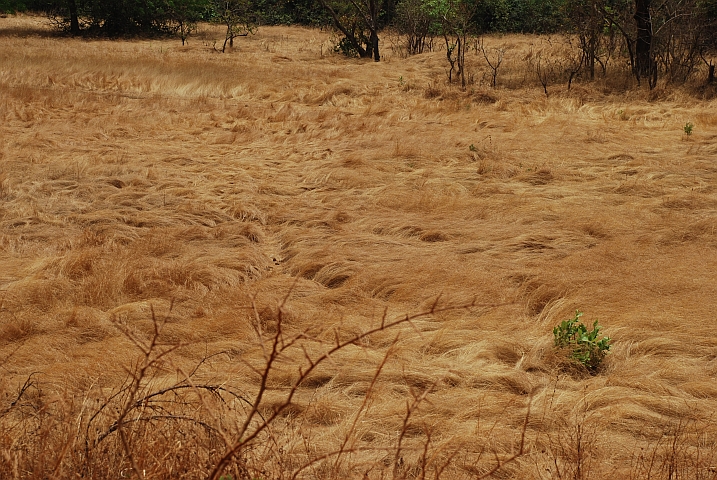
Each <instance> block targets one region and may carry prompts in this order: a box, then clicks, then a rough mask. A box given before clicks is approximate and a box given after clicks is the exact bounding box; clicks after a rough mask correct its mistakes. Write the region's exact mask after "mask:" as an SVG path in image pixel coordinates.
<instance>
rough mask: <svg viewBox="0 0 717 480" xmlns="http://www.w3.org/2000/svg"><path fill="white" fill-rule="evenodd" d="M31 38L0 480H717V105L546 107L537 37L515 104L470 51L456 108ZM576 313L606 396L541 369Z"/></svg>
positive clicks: (17, 34) (8, 72)
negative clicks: (590, 336) (224, 479)
mask: <svg viewBox="0 0 717 480" xmlns="http://www.w3.org/2000/svg"><path fill="white" fill-rule="evenodd" d="M44 28H45V27H44V26H43V21H42V20H41V19H36V18H31V17H9V18H6V19H0V45H1V46H2V48H0V225H1V226H0V228H1V230H0V292H1V294H0V301H1V302H2V305H1V309H0V358H2V378H1V380H0V389H1V391H2V397H1V399H0V401H1V402H2V403H0V413H2V416H1V419H0V451H1V453H2V454H1V455H0V476H1V477H2V478H70V477H75V476H76V475H79V474H81V475H84V476H85V477H92V478H120V477H122V478H124V477H130V476H132V475H137V474H141V475H142V476H143V478H203V477H207V476H208V475H210V474H211V473H212V469H213V468H214V466H216V465H217V463H218V462H220V461H221V458H222V455H225V454H226V453H227V451H228V450H230V449H231V448H235V450H236V451H237V452H238V454H237V455H236V456H235V457H230V458H231V460H230V461H229V462H228V465H227V469H226V470H224V472H225V473H226V474H231V475H232V477H233V478H235V479H236V478H293V477H292V476H294V475H295V478H326V479H329V478H331V479H333V478H439V477H440V478H446V479H453V478H477V477H480V476H481V475H484V474H486V473H487V472H489V471H491V469H494V468H495V467H496V465H497V463H496V462H503V461H505V460H506V459H509V458H510V457H511V456H513V455H514V454H515V453H521V455H520V456H519V457H518V458H516V459H514V460H513V461H511V462H508V463H506V464H505V465H503V466H502V467H501V468H500V469H499V470H498V471H497V472H496V474H495V475H496V476H497V477H500V478H521V479H539V478H542V479H546V478H571V479H572V478H606V477H608V476H610V477H612V478H691V479H705V478H715V477H716V476H717V457H716V456H715V455H716V454H717V444H716V443H715V442H716V441H717V437H716V436H715V435H716V434H717V424H715V421H716V420H717V419H715V418H714V414H715V412H716V411H717V383H715V375H717V336H716V335H715V333H714V330H713V329H714V323H713V322H714V321H715V312H717V273H716V272H717V236H716V233H717V232H716V230H717V109H716V108H715V107H717V103H716V102H715V101H714V100H711V101H710V100H704V99H700V97H699V96H697V95H692V94H689V93H688V92H685V91H680V90H675V91H670V90H667V89H664V88H662V89H658V90H657V92H653V93H648V92H646V91H644V90H639V89H635V88H631V89H624V88H622V87H621V86H620V85H621V82H622V83H625V82H626V81H627V80H625V79H624V78H623V79H620V78H616V79H614V80H611V82H612V83H609V82H607V81H601V82H598V83H596V84H594V85H585V84H577V85H574V87H573V89H572V91H571V92H566V88H565V85H564V84H561V85H553V86H549V87H548V88H549V90H550V91H551V95H550V96H549V97H547V98H546V96H545V95H544V94H543V92H542V87H540V85H539V83H538V82H537V78H534V77H535V76H534V75H532V74H531V72H526V69H525V68H524V59H525V57H526V55H528V51H529V49H530V48H531V45H533V47H535V46H536V45H539V44H542V43H541V42H543V40H541V39H539V38H535V37H512V36H508V37H502V38H489V39H487V40H486V42H488V43H491V44H493V45H498V44H501V45H504V46H505V47H506V48H507V52H506V64H505V67H503V69H502V70H501V71H500V73H499V79H498V83H499V88H498V89H496V90H491V89H489V88H488V87H487V86H485V85H482V84H485V83H486V82H487V80H486V79H487V73H488V71H487V69H486V68H485V66H484V62H482V61H480V59H479V58H478V57H477V56H475V54H474V53H472V54H471V57H470V58H469V62H472V63H470V64H469V68H470V69H471V71H472V73H473V75H474V76H475V78H476V80H477V83H476V84H475V85H473V86H472V87H470V88H469V91H468V92H461V91H460V90H458V89H454V88H449V87H448V86H447V85H446V84H445V66H446V64H445V54H444V52H440V51H439V52H434V53H428V54H424V55H419V56H414V57H410V58H403V57H402V56H401V55H399V54H398V52H397V51H393V52H392V51H391V48H390V47H389V45H390V42H388V41H386V42H384V45H385V47H384V54H385V61H383V62H381V63H372V62H363V61H359V60H352V59H346V58H343V57H340V56H336V55H327V51H328V50H329V49H330V39H329V34H327V33H326V32H321V31H318V30H305V29H300V28H284V27H272V28H268V27H267V28H261V29H260V30H259V31H258V33H257V35H255V36H253V37H249V38H245V39H244V38H243V39H240V41H239V44H238V48H237V49H236V50H234V51H232V52H229V53H227V54H223V55H222V54H218V53H215V52H214V51H213V50H212V48H211V45H212V40H211V39H212V38H220V32H219V31H213V30H212V29H211V28H209V27H204V32H203V36H202V37H199V38H194V39H190V44H189V46H188V47H181V46H180V43H179V41H178V40H123V41H103V40H79V39H69V38H58V37H54V36H52V35H49V34H47V32H44V31H43V29H44ZM535 48H537V47H535ZM501 85H502V86H501ZM687 122H692V123H693V124H694V133H693V134H692V135H691V136H690V137H687V136H686V135H685V134H684V132H683V126H684V125H685V124H686V123H687ZM439 295H440V299H439V300H438V303H437V308H436V309H435V311H431V309H432V305H434V302H436V298H437V297H439ZM471 303H473V304H474V305H475V306H473V307H471V308H458V307H461V306H465V305H467V304H471ZM452 307H456V308H452ZM576 309H581V310H582V311H584V312H585V316H584V317H583V318H584V319H586V320H587V322H590V323H592V321H593V320H596V319H597V320H599V321H600V323H601V325H603V326H604V333H605V334H607V335H609V336H611V337H612V338H613V343H614V346H613V351H612V353H611V354H610V355H609V356H608V358H607V359H606V361H605V363H604V368H603V369H602V370H601V371H600V372H599V374H597V375H595V376H590V375H587V374H584V373H582V372H580V371H579V370H577V369H571V368H569V367H568V366H567V364H566V362H565V360H564V359H561V357H560V356H558V355H556V354H555V353H554V352H553V349H552V340H553V339H552V328H553V327H554V326H555V325H556V324H557V323H559V322H560V321H561V320H564V319H567V318H569V317H571V316H572V314H573V312H574V311H575V310H576ZM405 314H412V315H413V314H417V316H416V317H415V318H412V319H411V321H410V322H405V323H402V324H399V325H397V326H396V327H393V328H389V329H385V330H384V331H380V332H377V333H376V334H373V335H370V336H367V337H364V338H361V339H360V341H355V342H351V343H350V344H349V345H347V346H346V347H344V348H342V349H340V350H339V351H338V352H336V353H335V354H332V355H331V356H330V358H328V359H327V360H326V361H324V362H323V363H321V364H320V365H318V366H317V367H316V368H315V369H314V370H313V371H312V372H311V373H310V374H309V375H308V376H307V378H306V379H305V380H304V381H303V383H301V385H300V386H299V387H298V388H294V389H292V385H293V382H295V381H296V379H297V378H298V375H299V366H300V365H303V369H304V370H302V371H305V370H306V367H307V361H306V356H308V357H310V358H317V357H318V356H319V355H321V354H322V353H324V352H325V351H326V350H327V349H329V348H331V347H332V345H334V344H335V342H341V341H344V340H351V338H352V336H356V335H359V336H360V335H361V334H362V333H365V332H367V331H369V330H370V329H372V328H375V327H376V326H378V325H379V324H380V322H381V320H382V318H384V317H385V318H386V319H387V320H388V321H390V320H393V319H399V318H401V315H405ZM153 318H154V319H155V321H154V322H153ZM155 326H158V327H161V332H160V334H159V336H156V335H155V334H154V333H155ZM257 332H260V333H261V336H262V337H263V338H264V342H265V343H264V344H263V348H264V349H262V343H261V342H260V341H259V340H258V336H257ZM297 335H298V337H297ZM155 337H156V338H155ZM276 338H279V340H280V341H279V343H278V345H279V347H281V346H282V345H283V344H282V343H281V342H282V341H283V342H288V341H289V340H288V339H291V338H294V339H296V344H295V345H294V346H292V347H290V348H288V349H287V350H286V351H285V352H284V353H283V354H282V355H280V356H279V358H278V359H277V360H276V363H275V364H274V365H273V368H272V369H271V372H270V373H269V374H268V375H264V380H265V381H266V387H267V389H266V393H265V395H264V397H263V398H262V401H261V403H260V405H258V406H257V408H258V411H257V412H256V413H257V415H258V414H261V415H262V416H254V417H253V420H252V422H250V425H249V426H248V432H249V433H250V432H251V431H253V430H252V429H256V428H257V427H259V426H261V425H262V422H263V420H262V418H264V419H270V418H271V416H272V414H273V412H277V409H278V415H276V418H275V419H273V420H271V421H270V422H269V425H268V426H267V428H265V429H264V430H262V431H261V432H259V433H258V434H257V436H256V439H255V441H254V442H253V443H252V442H247V443H246V447H243V446H241V444H239V443H238V438H237V435H240V434H241V431H240V426H241V423H242V421H244V419H245V418H246V415H247V414H248V413H247V412H250V411H251V406H252V405H250V404H252V403H253V402H254V399H255V395H256V394H257V391H258V388H259V387H260V384H261V382H260V378H261V375H260V372H261V368H262V364H263V363H262V362H263V359H264V358H265V355H269V354H270V351H271V347H272V345H273V343H272V342H273V340H275V339H276ZM152 339H156V340H157V342H155V344H153V346H152V347H151V351H148V353H147V354H146V355H145V354H144V353H142V351H141V348H140V347H142V348H148V345H149V344H148V343H147V342H150V341H152ZM166 350H171V352H170V353H167V354H166V355H164V356H163V357H162V358H161V359H157V357H158V356H159V355H160V354H161V353H162V352H164V351H166ZM147 359H149V361H148V360H147ZM154 360H156V361H154ZM200 363H201V365H200V366H199V367H198V368H197V365H199V364H200ZM143 367H147V368H146V369H145V370H141V369H142V368H143ZM257 372H259V373H257ZM140 375H141V376H142V378H138V376H140ZM188 378H189V380H188ZM178 385H180V386H183V387H182V388H183V389H180V388H178V387H177V386H178ZM192 385H193V386H194V387H195V388H192ZM123 386H124V388H123ZM167 387H172V388H173V390H171V391H170V392H169V393H167V394H165V395H157V396H156V397H145V396H146V395H148V394H150V393H151V392H157V391H158V390H161V389H162V388H167ZM184 387H187V388H184ZM212 389H214V390H212ZM291 392H293V394H294V397H293V399H292V401H291V404H290V405H288V406H285V407H286V408H280V407H282V406H284V399H285V398H286V395H287V394H289V393H291ZM232 395H234V396H232ZM133 402H134V403H133ZM529 405H530V411H529V412H528V406H529ZM407 412H408V413H407ZM526 420H527V423H526ZM200 422H201V423H200ZM118 424H119V425H118ZM118 426H119V428H118ZM521 438H522V439H523V440H524V448H523V451H522V452H520V442H521ZM337 452H341V453H337ZM214 473H216V475H218V474H219V473H218V472H214Z"/></svg>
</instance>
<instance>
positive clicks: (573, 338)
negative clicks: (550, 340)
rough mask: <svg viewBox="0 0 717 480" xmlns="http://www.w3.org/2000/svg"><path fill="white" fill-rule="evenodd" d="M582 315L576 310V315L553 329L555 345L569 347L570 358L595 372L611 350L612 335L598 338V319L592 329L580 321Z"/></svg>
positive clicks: (562, 347)
mask: <svg viewBox="0 0 717 480" xmlns="http://www.w3.org/2000/svg"><path fill="white" fill-rule="evenodd" d="M582 316H583V313H582V312H580V311H578V310H576V311H575V317H573V318H572V319H570V320H564V321H563V322H561V323H560V325H558V326H557V327H555V328H554V329H553V336H554V337H555V347H556V348H559V349H569V350H570V358H572V359H573V360H575V361H576V362H578V363H580V364H582V365H583V366H585V368H587V369H588V370H589V371H590V372H592V373H594V372H595V371H596V370H597V369H598V367H599V366H600V363H602V361H603V359H604V358H605V355H607V353H608V352H609V350H610V337H603V338H601V339H598V334H599V332H600V326H599V325H598V321H597V320H595V323H593V329H592V331H591V330H588V328H587V327H586V326H585V325H584V324H583V323H582V322H579V321H580V317H582Z"/></svg>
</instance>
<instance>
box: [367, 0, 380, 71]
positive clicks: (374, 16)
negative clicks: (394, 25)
mask: <svg viewBox="0 0 717 480" xmlns="http://www.w3.org/2000/svg"><path fill="white" fill-rule="evenodd" d="M368 8H369V15H370V16H371V18H370V19H369V22H370V25H368V28H369V30H370V31H371V36H370V38H369V42H371V50H373V60H374V61H375V62H379V61H381V55H379V53H378V2H377V0H370V1H369V4H368Z"/></svg>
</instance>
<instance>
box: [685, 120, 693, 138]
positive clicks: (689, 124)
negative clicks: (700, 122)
mask: <svg viewBox="0 0 717 480" xmlns="http://www.w3.org/2000/svg"><path fill="white" fill-rule="evenodd" d="M693 128H695V126H694V125H693V124H692V122H687V123H685V126H684V127H682V130H684V131H685V135H687V136H688V137H689V136H690V135H692V129H693Z"/></svg>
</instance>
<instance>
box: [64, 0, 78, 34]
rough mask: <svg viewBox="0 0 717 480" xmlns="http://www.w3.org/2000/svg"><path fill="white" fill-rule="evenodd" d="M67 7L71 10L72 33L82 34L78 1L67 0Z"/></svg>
mask: <svg viewBox="0 0 717 480" xmlns="http://www.w3.org/2000/svg"><path fill="white" fill-rule="evenodd" d="M67 9H68V10H69V11H70V33H71V34H72V35H79V34H80V19H79V17H78V15H77V3H76V2H75V0H67Z"/></svg>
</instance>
